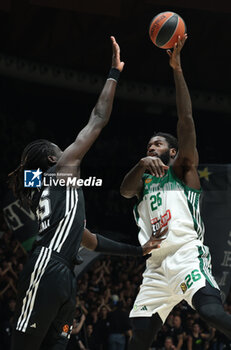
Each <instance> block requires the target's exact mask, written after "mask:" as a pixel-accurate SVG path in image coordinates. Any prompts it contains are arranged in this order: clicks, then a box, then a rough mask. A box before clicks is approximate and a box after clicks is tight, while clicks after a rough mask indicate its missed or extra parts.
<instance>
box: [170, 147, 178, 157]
mask: <svg viewBox="0 0 231 350" xmlns="http://www.w3.org/2000/svg"><path fill="white" fill-rule="evenodd" d="M176 153H177V152H176V149H175V148H170V157H171V158H172V159H174V158H175V157H176Z"/></svg>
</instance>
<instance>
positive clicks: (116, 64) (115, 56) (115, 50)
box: [111, 36, 124, 72]
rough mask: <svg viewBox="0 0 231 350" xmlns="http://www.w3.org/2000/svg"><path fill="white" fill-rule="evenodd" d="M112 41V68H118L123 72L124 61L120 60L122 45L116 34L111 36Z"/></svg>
mask: <svg viewBox="0 0 231 350" xmlns="http://www.w3.org/2000/svg"><path fill="white" fill-rule="evenodd" d="M111 41H112V65H111V66H112V68H116V69H118V70H119V71H120V72H122V70H123V68H124V62H121V61H120V47H119V45H118V43H117V42H116V39H115V37H114V36H111Z"/></svg>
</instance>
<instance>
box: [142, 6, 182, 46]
mask: <svg viewBox="0 0 231 350" xmlns="http://www.w3.org/2000/svg"><path fill="white" fill-rule="evenodd" d="M185 33H186V25H185V22H184V20H183V19H182V18H181V17H180V16H179V15H178V14H177V13H174V12H170V11H166V12H161V13H159V14H158V15H156V16H155V17H154V18H153V19H152V21H151V24H150V26H149V36H150V39H151V40H152V42H153V43H154V44H155V45H156V46H158V47H160V48H161V49H171V48H173V46H174V44H175V43H176V42H177V38H178V36H179V35H180V37H181V38H182V37H183V35H184V34H185Z"/></svg>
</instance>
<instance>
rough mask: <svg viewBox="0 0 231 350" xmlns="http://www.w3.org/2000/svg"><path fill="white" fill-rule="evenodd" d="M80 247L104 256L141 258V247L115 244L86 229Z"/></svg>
mask: <svg viewBox="0 0 231 350" xmlns="http://www.w3.org/2000/svg"><path fill="white" fill-rule="evenodd" d="M82 245H83V246H84V247H85V248H88V249H90V250H94V251H97V252H100V253H104V254H110V255H118V256H120V255H121V256H143V248H142V247H136V246H133V245H130V244H125V243H120V242H116V241H113V240H111V239H108V238H106V237H103V236H101V235H99V234H97V235H96V234H93V233H91V232H90V231H89V230H88V229H85V230H84V233H83V238H82Z"/></svg>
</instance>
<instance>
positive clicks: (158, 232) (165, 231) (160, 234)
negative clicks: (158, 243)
mask: <svg viewBox="0 0 231 350" xmlns="http://www.w3.org/2000/svg"><path fill="white" fill-rule="evenodd" d="M161 229H162V228H159V230H158V231H157V232H156V234H155V236H154V237H155V238H156V239H159V238H160V237H163V236H164V235H166V233H167V232H168V227H165V229H164V230H163V231H162V232H161Z"/></svg>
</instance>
